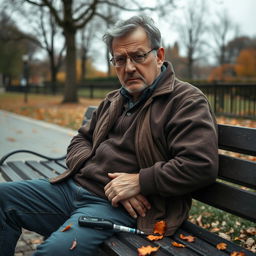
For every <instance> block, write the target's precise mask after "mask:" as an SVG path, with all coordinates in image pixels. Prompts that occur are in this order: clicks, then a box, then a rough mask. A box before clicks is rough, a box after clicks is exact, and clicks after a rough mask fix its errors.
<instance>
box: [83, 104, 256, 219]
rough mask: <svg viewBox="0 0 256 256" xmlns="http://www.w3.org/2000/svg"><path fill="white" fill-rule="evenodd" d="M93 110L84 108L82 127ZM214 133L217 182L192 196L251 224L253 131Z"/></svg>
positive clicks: (255, 180) (255, 174) (255, 185)
mask: <svg viewBox="0 0 256 256" xmlns="http://www.w3.org/2000/svg"><path fill="white" fill-rule="evenodd" d="M96 108H97V107H96V106H90V107H88V109H87V111H86V114H85V117H84V121H83V123H84V124H85V123H86V122H88V121H89V120H90V119H91V117H92V113H93V111H94V110H95V109H96ZM218 134H219V149H220V151H221V152H220V153H219V174H218V179H217V181H216V182H215V183H214V184H212V185H210V186H208V187H206V188H203V189H201V190H198V191H196V192H194V193H193V194H192V197H193V198H194V199H197V200H199V201H201V202H203V203H206V204H209V205H211V206H214V207H216V208H219V209H222V210H225V211H227V212H230V213H232V214H235V215H237V216H240V217H243V218H246V219H248V220H251V221H254V222H255V221H256V160H255V158H254V161H251V160H248V157H249V156H254V157H255V156H256V129H255V128H247V127H239V126H230V125H223V124H219V125H218ZM240 154H242V155H240ZM241 157H242V158H241Z"/></svg>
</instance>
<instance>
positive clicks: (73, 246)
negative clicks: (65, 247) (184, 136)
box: [69, 239, 77, 251]
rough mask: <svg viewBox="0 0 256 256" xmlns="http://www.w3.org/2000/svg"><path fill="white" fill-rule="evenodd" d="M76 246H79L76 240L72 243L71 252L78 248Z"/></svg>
mask: <svg viewBox="0 0 256 256" xmlns="http://www.w3.org/2000/svg"><path fill="white" fill-rule="evenodd" d="M76 246H77V241H76V239H75V240H74V241H73V242H72V245H71V247H70V248H69V250H71V251H72V250H74V249H75V248H76Z"/></svg>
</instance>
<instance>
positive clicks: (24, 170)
mask: <svg viewBox="0 0 256 256" xmlns="http://www.w3.org/2000/svg"><path fill="white" fill-rule="evenodd" d="M7 165H9V166H10V167H11V168H12V169H13V170H14V171H16V172H17V173H18V174H19V175H20V176H21V177H22V178H23V179H24V180H32V179H38V178H43V176H42V175H40V174H39V173H37V172H34V171H33V169H31V168H30V167H29V166H27V165H26V164H25V163H23V162H21V161H13V162H7Z"/></svg>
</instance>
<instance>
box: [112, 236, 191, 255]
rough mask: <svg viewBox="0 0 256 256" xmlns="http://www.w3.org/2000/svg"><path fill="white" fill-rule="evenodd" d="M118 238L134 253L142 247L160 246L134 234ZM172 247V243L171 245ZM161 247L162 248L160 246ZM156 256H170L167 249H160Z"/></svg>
mask: <svg viewBox="0 0 256 256" xmlns="http://www.w3.org/2000/svg"><path fill="white" fill-rule="evenodd" d="M116 237H118V239H119V240H120V241H122V242H123V243H124V244H126V245H128V246H129V247H130V248H132V249H133V251H137V248H140V247H142V246H148V245H151V246H153V247H157V246H159V245H158V244H157V242H153V241H149V240H148V239H147V238H146V236H141V235H134V234H132V233H123V232H121V233H117V234H116ZM169 245H170V243H169ZM160 247H161V246H160ZM155 255H159V256H167V255H170V253H168V252H167V251H166V250H165V248H162V249H159V250H158V251H157V253H156V254H155ZM171 255H172V254H171ZM191 256H192V255H191Z"/></svg>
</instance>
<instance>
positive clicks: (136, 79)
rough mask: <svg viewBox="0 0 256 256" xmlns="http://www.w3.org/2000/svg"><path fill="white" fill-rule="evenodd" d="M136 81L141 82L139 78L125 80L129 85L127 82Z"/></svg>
mask: <svg viewBox="0 0 256 256" xmlns="http://www.w3.org/2000/svg"><path fill="white" fill-rule="evenodd" d="M138 80H141V79H140V78H138V77H135V78H128V79H126V80H125V82H126V83H129V82H134V81H138Z"/></svg>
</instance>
